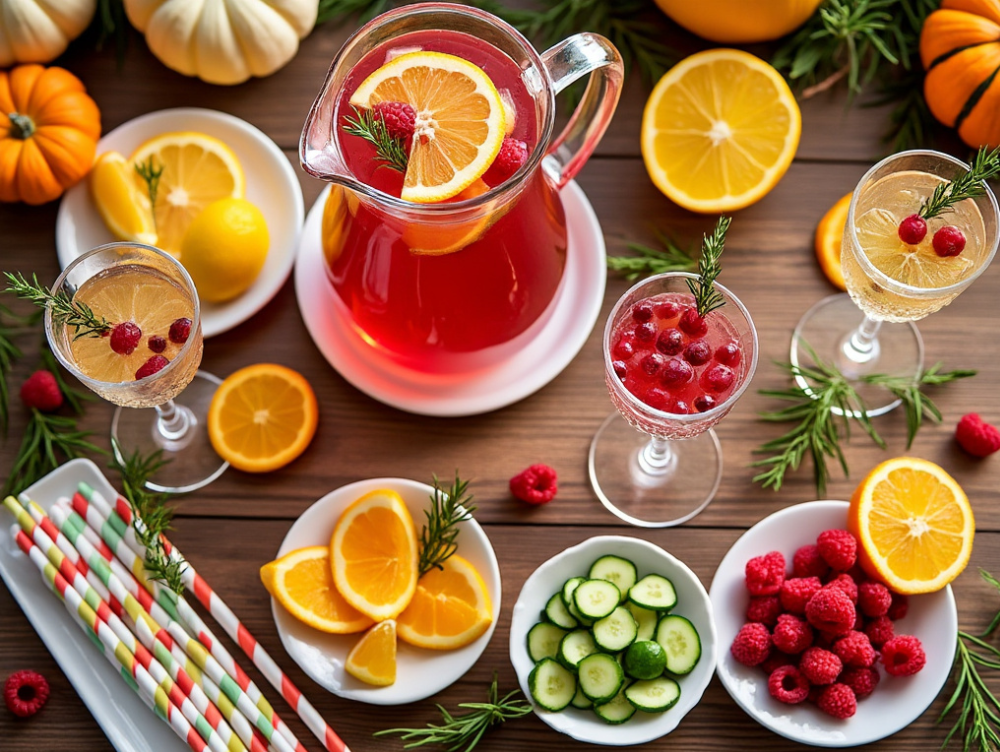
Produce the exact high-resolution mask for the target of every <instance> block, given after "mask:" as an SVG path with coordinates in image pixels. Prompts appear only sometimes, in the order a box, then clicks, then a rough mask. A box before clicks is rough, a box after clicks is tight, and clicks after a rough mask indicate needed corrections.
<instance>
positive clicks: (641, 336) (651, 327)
mask: <svg viewBox="0 0 1000 752" xmlns="http://www.w3.org/2000/svg"><path fill="white" fill-rule="evenodd" d="M655 336H656V324H651V323H648V322H647V323H645V324H639V326H637V327H636V328H635V338H636V339H637V340H639V341H640V342H652V341H653V337H655Z"/></svg>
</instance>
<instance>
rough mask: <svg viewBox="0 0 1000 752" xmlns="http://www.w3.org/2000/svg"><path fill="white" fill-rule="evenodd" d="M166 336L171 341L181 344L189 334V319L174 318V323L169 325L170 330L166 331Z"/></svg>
mask: <svg viewBox="0 0 1000 752" xmlns="http://www.w3.org/2000/svg"><path fill="white" fill-rule="evenodd" d="M168 336H169V337H170V341H171V342H174V343H175V344H178V345H183V344H184V343H185V342H187V340H188V337H189V336H191V319H188V318H181V319H176V320H175V321H174V323H172V324H171V325H170V332H169V333H168Z"/></svg>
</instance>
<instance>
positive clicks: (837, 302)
mask: <svg viewBox="0 0 1000 752" xmlns="http://www.w3.org/2000/svg"><path fill="white" fill-rule="evenodd" d="M968 171H969V165H967V164H966V163H964V162H962V161H960V160H958V159H955V158H954V157H951V156H949V155H947V154H942V153H940V152H936V151H924V150H915V151H904V152H900V153H899V154H894V155H892V156H890V157H887V158H886V159H883V160H882V161H881V162H879V163H878V164H876V165H875V166H874V167H872V168H871V169H870V170H868V172H867V173H865V175H864V177H862V178H861V181H860V182H859V183H858V185H857V187H856V188H855V189H854V194H853V196H852V197H851V205H850V209H849V211H848V215H847V224H846V226H845V228H844V241H843V244H842V246H841V257H840V258H841V264H842V266H843V269H844V280H845V282H846V284H847V293H848V294H847V295H833V296H831V297H828V298H826V299H824V300H821V301H820V302H819V303H817V304H816V305H815V306H813V307H812V308H811V309H810V310H809V311H808V312H806V314H805V316H803V317H802V320H801V321H799V324H798V326H797V327H796V328H795V333H794V335H793V336H792V348H791V362H792V363H793V364H795V365H801V366H805V367H808V366H810V365H812V364H813V363H814V362H815V360H814V357H813V353H815V356H816V357H818V358H819V359H820V360H822V361H824V362H825V363H832V364H833V365H834V366H836V368H837V369H838V370H839V371H840V372H841V373H842V374H843V375H844V376H845V377H847V378H848V379H849V380H850V381H851V382H852V386H853V387H854V389H855V390H856V391H857V392H858V394H859V396H860V397H861V399H862V400H863V401H864V407H865V411H866V413H867V414H868V415H869V416H876V415H882V414H884V413H886V412H888V411H890V410H892V409H893V408H895V407H896V406H898V405H899V404H900V401H899V400H898V399H896V398H895V397H894V396H893V395H892V393H891V392H889V391H887V390H886V389H883V388H881V387H879V386H876V385H873V384H868V383H866V382H865V381H862V380H861V379H862V377H864V376H866V375H868V374H873V373H884V374H889V375H892V376H903V377H911V378H915V377H916V376H917V375H918V374H919V373H920V370H921V368H922V367H923V359H924V345H923V340H922V339H921V337H920V332H919V331H918V330H917V327H916V325H915V324H914V323H913V322H914V321H917V320H919V319H922V318H924V317H925V316H928V315H930V314H932V313H934V312H935V311H938V310H940V309H941V308H943V307H944V306H946V305H948V304H949V303H950V302H951V301H953V300H954V299H955V298H956V297H958V295H959V293H961V292H962V291H963V290H964V289H965V288H966V287H968V286H969V285H970V284H972V282H973V281H974V280H975V279H976V278H977V277H978V276H979V275H980V274H982V273H983V271H984V270H985V269H986V267H987V266H989V264H990V262H991V261H992V260H993V256H994V255H995V254H996V250H997V239H998V232H997V226H998V223H1000V215H998V212H997V201H996V198H995V197H994V196H993V193H992V191H990V189H989V188H988V187H986V190H985V193H984V194H983V195H981V196H978V197H975V198H969V199H965V200H963V201H959V202H958V203H956V204H955V205H953V206H952V207H951V208H950V209H948V210H946V211H945V212H944V213H943V214H940V215H938V216H936V217H932V218H931V219H929V220H927V234H926V236H925V237H924V239H923V240H922V241H921V242H920V243H918V244H916V245H910V244H907V243H904V242H903V241H902V240H901V239H900V237H899V232H898V228H899V224H900V222H902V220H903V219H905V218H906V217H908V216H910V215H911V214H916V213H917V212H918V211H919V210H920V207H921V205H922V204H923V202H924V201H926V200H927V199H928V198H930V196H931V195H932V194H933V192H934V189H935V187H937V186H938V185H941V184H942V183H944V182H945V181H948V180H954V179H955V178H957V177H960V176H961V175H964V174H965V173H967V172H968ZM946 225H953V226H955V227H958V228H959V229H960V230H961V231H962V232H963V234H964V235H965V238H966V246H965V249H964V250H963V251H962V252H961V253H960V254H958V255H957V256H950V257H941V256H938V254H937V253H935V251H934V247H933V237H934V233H935V232H936V231H937V230H939V229H940V228H942V227H944V226H946ZM796 380H797V381H798V383H799V386H801V387H802V388H803V389H809V386H810V385H809V383H808V381H807V380H806V379H804V378H802V377H801V376H799V377H797V378H796ZM858 411H860V406H858Z"/></svg>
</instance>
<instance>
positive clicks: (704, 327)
mask: <svg viewBox="0 0 1000 752" xmlns="http://www.w3.org/2000/svg"><path fill="white" fill-rule="evenodd" d="M677 326H679V327H680V328H681V331H682V332H684V333H685V334H689V335H691V336H692V337H704V336H705V335H706V334H708V323H707V322H706V321H705V319H704V318H703V317H701V316H699V315H698V311H697V309H695V308H688V309H687V310H686V311H684V314H683V315H682V316H681V320H680V323H679V324H678V325H677Z"/></svg>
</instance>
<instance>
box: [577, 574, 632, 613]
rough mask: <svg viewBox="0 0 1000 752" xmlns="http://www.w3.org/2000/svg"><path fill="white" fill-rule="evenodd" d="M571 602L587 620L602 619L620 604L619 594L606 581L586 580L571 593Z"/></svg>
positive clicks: (613, 586) (615, 588) (612, 585)
mask: <svg viewBox="0 0 1000 752" xmlns="http://www.w3.org/2000/svg"><path fill="white" fill-rule="evenodd" d="M573 602H574V603H575V604H576V607H577V609H579V611H580V613H581V614H583V615H584V616H585V617H587V618H588V619H603V618H604V617H605V616H607V615H608V614H610V613H611V612H612V611H614V610H615V608H616V607H617V606H618V604H619V603H620V602H621V592H620V591H619V590H618V588H617V587H616V586H615V585H614V584H613V583H611V582H609V581H608V580H587V581H586V582H581V583H580V584H579V585H578V586H577V588H576V590H574V591H573ZM568 613H569V612H567V614H568Z"/></svg>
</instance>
